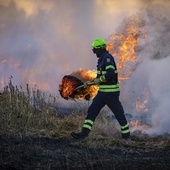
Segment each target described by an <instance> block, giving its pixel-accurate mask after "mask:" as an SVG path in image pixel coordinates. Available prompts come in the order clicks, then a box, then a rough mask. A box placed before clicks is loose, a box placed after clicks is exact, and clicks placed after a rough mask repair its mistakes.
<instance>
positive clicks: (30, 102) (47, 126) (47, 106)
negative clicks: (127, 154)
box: [0, 81, 170, 146]
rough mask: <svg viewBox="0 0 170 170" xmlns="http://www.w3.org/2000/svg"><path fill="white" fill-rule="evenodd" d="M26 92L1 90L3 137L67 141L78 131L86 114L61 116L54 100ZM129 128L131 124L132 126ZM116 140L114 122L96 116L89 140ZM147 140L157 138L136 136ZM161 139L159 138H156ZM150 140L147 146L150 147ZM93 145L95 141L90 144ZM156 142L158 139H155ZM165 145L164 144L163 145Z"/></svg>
mask: <svg viewBox="0 0 170 170" xmlns="http://www.w3.org/2000/svg"><path fill="white" fill-rule="evenodd" d="M26 89H27V90H26V92H24V91H23V88H22V87H20V88H18V87H17V86H16V87H15V86H14V85H13V84H12V82H11V81H10V82H9V86H6V87H5V88H4V91H3V92H1V96H0V108H1V109H0V114H1V117H0V125H1V126H0V134H1V135H7V136H10V135H12V136H14V137H15V136H16V137H22V136H39V137H41V136H48V137H57V138H62V137H64V138H70V133H71V132H72V131H76V130H81V126H82V124H83V121H84V118H85V116H86V111H85V110H84V111H82V112H79V113H77V112H76V111H75V112H74V111H73V112H72V113H71V114H69V115H66V116H64V117H61V116H60V115H59V114H58V111H57V109H56V108H55V107H54V106H57V101H56V98H55V97H53V96H51V95H48V94H45V93H43V92H41V91H39V90H38V89H37V90H36V89H30V88H29V86H28V85H27V88H26ZM132 126H133V124H132ZM137 134H139V133H133V134H132V136H133V137H134V138H136V136H138V135H137ZM110 137H111V138H112V140H114V139H119V138H120V131H119V125H118V124H117V122H112V121H109V120H108V118H106V117H105V116H104V114H102V113H101V114H99V116H98V117H97V119H96V121H95V125H94V127H93V130H92V133H91V134H90V139H91V140H92V141H93V139H94V138H95V140H97V139H100V138H110ZM142 137H143V138H144V140H147V139H148V142H147V146H149V142H150V141H151V140H152V139H153V141H155V142H156V141H158V139H159V137H154V138H151V137H147V138H146V136H145V135H143V136H142V135H141V134H140V135H139V136H138V137H137V138H138V141H140V140H139V138H142ZM166 138H167V140H166V141H168V142H167V143H166V142H162V145H168V146H169V145H170V144H169V135H168V134H167V135H166V136H164V137H162V139H166ZM160 139H161V137H160ZM153 141H151V146H153ZM94 143H96V142H94ZM159 143H160V140H159ZM165 143H166V144H165Z"/></svg>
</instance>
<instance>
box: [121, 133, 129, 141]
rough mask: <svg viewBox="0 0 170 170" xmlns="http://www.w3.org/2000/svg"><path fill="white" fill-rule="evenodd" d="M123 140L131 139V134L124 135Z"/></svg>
mask: <svg viewBox="0 0 170 170" xmlns="http://www.w3.org/2000/svg"><path fill="white" fill-rule="evenodd" d="M122 139H125V140H128V139H130V132H129V133H126V134H122Z"/></svg>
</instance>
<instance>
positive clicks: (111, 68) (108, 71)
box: [97, 51, 119, 92]
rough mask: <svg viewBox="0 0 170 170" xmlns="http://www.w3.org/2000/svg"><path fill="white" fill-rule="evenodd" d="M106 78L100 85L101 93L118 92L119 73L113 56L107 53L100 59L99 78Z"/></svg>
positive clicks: (98, 66)
mask: <svg viewBox="0 0 170 170" xmlns="http://www.w3.org/2000/svg"><path fill="white" fill-rule="evenodd" d="M101 76H102V77H103V78H104V80H105V81H104V82H101V83H100V84H99V91H100V92H118V91H119V83H118V72H117V68H116V64H115V61H114V58H113V56H112V55H111V54H110V53H108V52H107V51H106V52H105V53H104V54H102V55H101V57H100V58H99V59H98V65H97V78H100V77H101Z"/></svg>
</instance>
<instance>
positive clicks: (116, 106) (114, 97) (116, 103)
mask: <svg viewBox="0 0 170 170" xmlns="http://www.w3.org/2000/svg"><path fill="white" fill-rule="evenodd" d="M106 98H107V99H106V100H107V105H108V107H109V108H110V109H111V111H112V112H113V113H114V115H115V117H116V119H117V120H118V122H119V124H120V129H121V133H122V138H125V139H128V138H129V137H130V130H129V125H128V123H127V120H126V117H125V114H124V109H123V107H122V104H121V102H120V100H119V92H117V93H114V94H109V95H107V97H106Z"/></svg>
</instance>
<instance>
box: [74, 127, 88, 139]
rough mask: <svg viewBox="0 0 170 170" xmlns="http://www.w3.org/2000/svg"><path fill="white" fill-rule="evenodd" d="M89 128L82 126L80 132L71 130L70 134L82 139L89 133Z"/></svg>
mask: <svg viewBox="0 0 170 170" xmlns="http://www.w3.org/2000/svg"><path fill="white" fill-rule="evenodd" d="M89 132H90V130H89V129H87V128H83V129H82V131H81V132H78V133H76V132H72V133H71V136H72V137H73V138H75V139H84V138H87V137H88V135H89Z"/></svg>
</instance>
